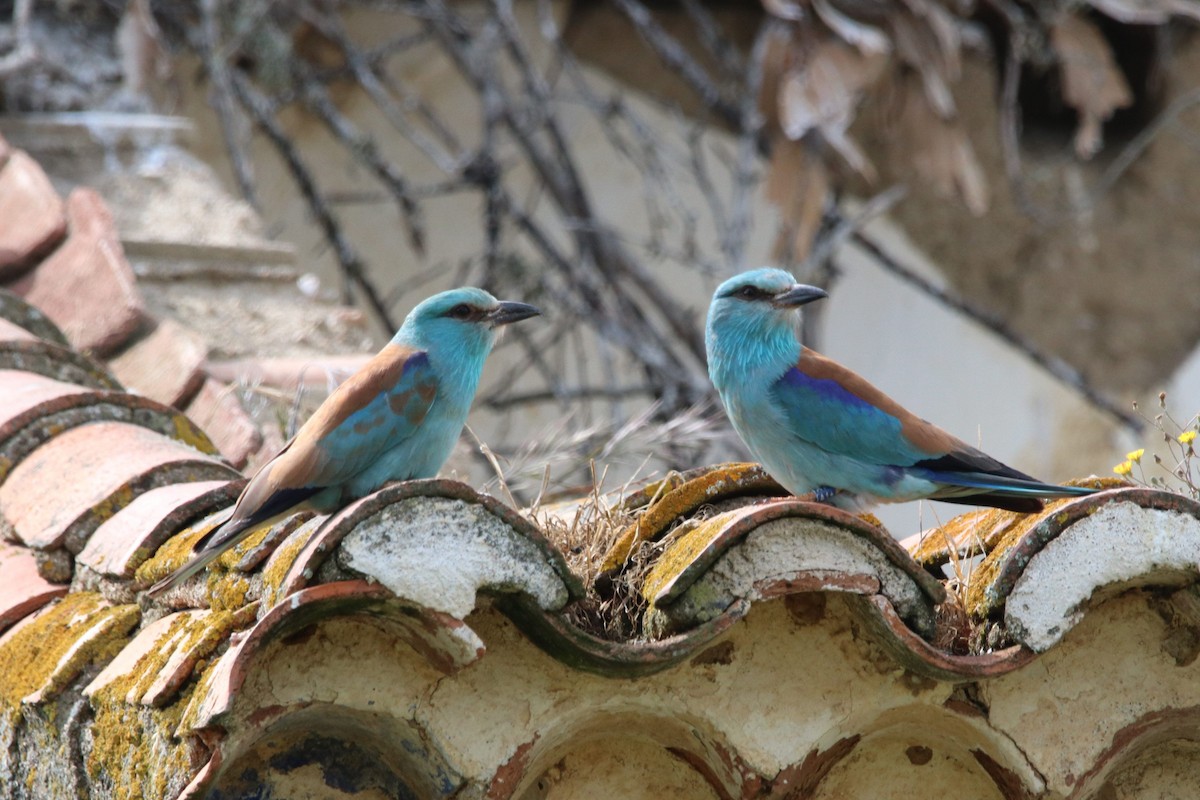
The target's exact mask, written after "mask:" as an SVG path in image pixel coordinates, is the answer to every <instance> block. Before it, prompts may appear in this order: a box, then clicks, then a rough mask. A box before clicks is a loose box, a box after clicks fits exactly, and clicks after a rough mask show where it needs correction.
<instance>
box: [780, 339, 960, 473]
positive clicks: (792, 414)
mask: <svg viewBox="0 0 1200 800" xmlns="http://www.w3.org/2000/svg"><path fill="white" fill-rule="evenodd" d="M771 393H772V399H773V400H774V401H775V403H776V406H777V407H778V408H780V409H781V410H782V411H783V413H784V416H785V418H786V421H787V424H788V430H789V432H790V433H792V434H793V435H795V436H797V437H799V438H800V439H802V440H804V441H806V442H808V443H810V444H813V445H815V446H817V447H819V448H821V449H822V450H825V451H827V452H830V453H836V454H838V455H844V456H849V457H852V458H855V459H857V460H859V461H862V462H865V463H873V464H879V465H892V466H899V467H908V466H911V465H914V464H917V463H919V462H923V461H926V460H929V459H936V458H939V457H942V456H945V455H946V454H947V453H950V452H954V451H957V450H960V449H962V448H966V445H965V444H963V443H962V442H961V441H959V440H958V439H956V438H954V437H953V436H951V435H950V434H948V433H946V432H945V431H942V430H940V429H939V428H936V427H935V426H933V425H931V424H929V423H928V422H925V421H924V420H921V419H919V418H917V417H915V416H914V415H913V414H911V413H910V412H908V411H906V410H904V408H902V407H901V406H900V405H899V404H898V403H896V402H895V401H894V400H892V399H891V398H889V397H888V396H887V395H885V394H884V393H883V392H881V391H879V390H878V389H876V388H875V387H874V386H872V385H871V384H869V383H868V382H867V381H866V380H864V379H863V378H861V377H860V376H858V375H856V374H855V373H853V372H851V371H850V370H848V369H846V368H845V367H843V366H841V365H840V364H837V363H836V362H834V361H831V360H830V359H827V358H825V357H824V356H821V355H818V354H817V353H815V352H813V351H812V350H809V349H807V348H805V349H804V351H803V352H802V353H801V356H800V359H799V360H798V361H797V362H796V364H795V366H793V367H791V368H790V369H788V370H787V371H786V372H785V373H784V374H783V375H782V376H780V377H779V379H778V380H777V381H776V382H775V384H774V385H773V386H772V387H771ZM967 449H968V450H970V449H971V448H967Z"/></svg>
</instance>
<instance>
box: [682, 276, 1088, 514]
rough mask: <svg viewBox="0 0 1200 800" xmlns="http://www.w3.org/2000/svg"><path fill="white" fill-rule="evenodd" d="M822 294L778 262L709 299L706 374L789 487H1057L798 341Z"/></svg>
mask: <svg viewBox="0 0 1200 800" xmlns="http://www.w3.org/2000/svg"><path fill="white" fill-rule="evenodd" d="M827 296H828V295H827V294H826V293H825V292H824V291H823V290H822V289H818V288H816V287H813V286H805V285H803V284H798V283H796V281H795V279H794V278H793V277H792V276H791V275H790V274H788V273H787V272H784V271H783V270H780V269H771V268H762V269H755V270H751V271H749V272H743V273H742V274H740V275H736V276H734V277H733V278H730V279H729V280H727V281H725V282H724V283H722V284H721V285H720V286H719V287H717V291H716V293H715V294H714V295H713V300H712V305H711V306H710V307H709V310H708V326H707V330H706V334H705V344H706V347H707V350H708V374H709V376H710V377H711V378H712V382H713V384H714V385H715V386H716V388H717V392H718V393H719V394H720V396H721V402H722V403H723V404H724V406H725V411H726V412H727V413H728V414H729V419H730V420H731V421H732V422H733V427H734V429H735V430H736V431H737V432H738V435H739V436H741V437H742V440H743V441H744V442H745V443H746V446H747V447H748V448H749V449H750V452H751V453H752V454H753V455H754V458H756V459H757V460H759V461H760V462H762V465H763V466H764V467H765V468H766V470H767V472H769V473H770V474H771V476H772V477H774V478H775V479H776V480H777V481H779V483H780V484H782V485H783V486H784V487H785V488H786V489H787V490H788V491H790V492H793V493H794V494H797V495H807V494H809V493H811V494H812V496H813V497H814V499H816V500H817V501H819V502H826V503H829V504H831V505H835V506H839V507H841V508H846V509H849V510H861V509H865V508H869V507H870V506H872V505H874V504H876V503H889V502H900V501H905V500H917V499H921V498H931V499H937V500H944V501H946V502H949V503H966V504H970V505H986V506H994V507H996V508H1005V509H1009V510H1011V511H1023V512H1032V511H1040V510H1041V508H1042V502H1041V498H1051V497H1075V496H1080V495H1085V494H1090V493H1091V492H1092V490H1091V489H1085V488H1079V487H1070V486H1053V485H1050V484H1046V483H1041V482H1039V481H1037V480H1036V479H1034V478H1031V477H1030V476H1028V475H1026V474H1024V473H1021V472H1018V471H1017V470H1015V469H1012V468H1011V467H1008V466H1005V465H1004V464H1001V463H1000V462H999V461H997V460H996V459H994V458H991V457H990V456H988V455H986V454H984V453H982V452H980V451H979V450H977V449H976V448H974V447H971V446H970V445H968V444H967V443H966V442H964V441H962V440H961V439H958V438H956V437H954V436H952V435H950V434H949V433H947V432H946V431H944V430H942V429H941V428H938V427H937V426H935V425H932V424H930V423H928V422H926V421H925V420H923V419H920V418H918V417H916V416H915V415H913V414H912V413H910V412H909V411H907V410H905V409H904V408H902V407H901V406H900V405H899V404H898V403H897V402H896V401H894V400H892V399H891V398H890V397H888V396H887V395H885V394H884V393H883V392H881V391H880V390H879V389H876V388H875V387H874V386H872V385H871V384H870V383H868V382H867V381H866V380H865V379H863V378H862V377H860V376H859V375H856V374H855V373H854V372H851V371H850V370H849V369H847V368H846V367H843V366H841V365H840V364H838V363H836V362H834V361H832V360H830V359H828V358H825V357H824V356H822V355H820V354H818V353H816V352H814V351H813V350H810V349H809V348H807V347H804V346H803V345H802V344H801V343H800V342H799V340H798V338H797V334H798V330H799V328H798V322H799V314H798V313H797V309H798V308H799V307H800V306H803V305H805V304H806V303H811V302H812V301H814V300H820V299H821V298H823V297H827Z"/></svg>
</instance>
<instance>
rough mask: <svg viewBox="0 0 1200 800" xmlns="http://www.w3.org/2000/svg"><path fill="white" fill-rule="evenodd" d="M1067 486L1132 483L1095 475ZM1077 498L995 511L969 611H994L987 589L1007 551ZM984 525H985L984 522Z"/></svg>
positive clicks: (971, 590) (972, 587)
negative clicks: (1025, 510)
mask: <svg viewBox="0 0 1200 800" xmlns="http://www.w3.org/2000/svg"><path fill="white" fill-rule="evenodd" d="M1066 485H1067V486H1087V487H1090V488H1093V489H1097V490H1104V489H1115V488H1119V487H1122V486H1128V485H1129V484H1128V483H1127V482H1125V481H1122V480H1120V479H1117V478H1094V477H1093V478H1086V479H1081V480H1073V481H1068V482H1067V483H1066ZM1078 499H1079V498H1076V497H1066V498H1062V499H1060V500H1051V501H1047V502H1046V507H1045V509H1044V510H1043V511H1042V512H1041V513H1039V514H1017V513H1014V512H1011V511H997V510H995V509H993V510H992V511H993V512H994V513H995V514H996V515H997V516H996V521H995V523H994V524H993V525H992V526H991V530H992V531H993V532H994V533H993V535H990V536H987V537H986V538H985V539H984V547H985V550H986V551H987V557H985V558H984V559H983V560H982V561H981V562H979V564H977V565H976V566H975V569H974V570H972V572H971V582H970V584H969V585H968V587H967V611H968V612H969V613H970V614H971V616H972V617H974V618H975V619H982V618H984V617H986V616H987V615H988V614H990V613H991V612H992V610H993V609H992V608H991V606H990V604H989V603H988V600H987V590H988V589H989V588H990V587H991V585H992V584H993V583H994V582H995V580H996V577H997V574H998V573H999V570H1000V564H1001V562H1002V561H1003V560H1004V555H1005V553H1007V552H1008V551H1009V550H1010V549H1012V548H1013V547H1014V546H1015V545H1016V544H1017V543H1018V542H1020V541H1021V539H1022V538H1023V537H1024V536H1025V534H1027V533H1028V532H1029V531H1030V530H1031V529H1032V528H1033V527H1034V526H1036V525H1038V524H1039V523H1041V522H1042V521H1043V520H1048V519H1051V518H1053V517H1054V515H1055V514H1057V513H1059V511H1060V510H1061V509H1062V508H1063V506H1065V505H1067V504H1068V503H1071V502H1074V501H1076V500H1078ZM1006 518H1007V519H1011V523H1010V524H1007V525H1002V524H1001V523H1002V522H1003V521H1004V520H1005V519H1006ZM1065 521H1066V519H1065V518H1063V519H1060V520H1059V524H1062V523H1064V522H1065ZM981 527H984V526H983V525H981Z"/></svg>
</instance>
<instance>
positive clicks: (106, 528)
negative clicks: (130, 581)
mask: <svg viewBox="0 0 1200 800" xmlns="http://www.w3.org/2000/svg"><path fill="white" fill-rule="evenodd" d="M243 486H245V482H244V481H195V482H192V483H172V484H168V485H166V486H160V487H158V488H156V489H151V490H150V491H148V492H145V493H144V494H141V495H139V496H138V497H136V498H135V499H134V500H133V502H131V503H130V504H129V505H127V506H125V507H124V508H122V509H121V510H120V511H118V512H117V513H116V514H113V515H112V516H111V517H109V518H108V519H107V520H106V521H105V522H104V523H103V524H101V525H100V527H98V528H97V529H96V532H95V533H94V534H92V536H91V538H90V539H88V542H87V544H86V545H85V546H84V548H83V550H82V551H80V553H79V556H78V558H77V559H76V561H77V562H78V563H80V564H83V565H85V566H87V567H90V568H91V569H93V570H94V571H96V572H97V573H99V574H101V575H104V576H106V577H111V578H132V577H133V574H134V571H135V570H136V569H137V568H138V566H139V565H141V564H142V562H144V561H145V560H146V559H147V558H149V557H150V556H151V555H152V554H153V553H154V551H155V550H157V549H158V547H159V546H160V545H161V544H162V543H163V542H165V541H166V540H167V539H169V538H170V537H171V536H172V535H173V534H175V533H176V532H177V531H178V530H179V529H180V528H182V527H183V526H184V525H186V524H187V523H188V522H190V521H191V520H194V519H196V518H197V517H199V516H201V515H205V514H209V513H211V512H213V511H215V510H217V509H220V508H225V507H226V506H228V505H230V504H231V503H233V501H234V500H236V499H237V495H238V492H239V491H241V489H242V487H243Z"/></svg>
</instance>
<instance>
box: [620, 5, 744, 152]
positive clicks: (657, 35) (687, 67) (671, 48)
mask: <svg viewBox="0 0 1200 800" xmlns="http://www.w3.org/2000/svg"><path fill="white" fill-rule="evenodd" d="M613 2H614V3H615V4H616V6H617V8H619V9H620V10H621V11H622V12H623V13H624V14H625V16H626V17H628V18H629V21H630V22H631V23H632V24H633V27H634V28H635V29H636V30H637V32H638V34H640V35H641V37H642V39H644V40H645V42H646V43H647V44H648V45H650V47H651V49H653V50H654V52H655V53H657V54H658V57H659V58H660V59H662V62H663V63H664V64H665V65H666V66H667V68H668V69H670V70H671V71H672V72H674V73H675V74H676V75H678V76H679V77H681V78H683V80H684V81H685V82H686V83H687V84H688V85H689V86H691V87H692V90H693V91H694V92H695V93H696V94H697V95H698V96H699V97H700V100H701V102H703V103H704V107H705V108H707V109H708V110H709V111H710V112H712V114H714V115H715V116H716V117H717V118H718V119H720V120H721V121H722V122H724V123H725V124H727V125H730V126H731V127H733V128H734V130H738V129H739V126H740V124H741V121H742V114H741V111H740V109H739V108H738V107H737V105H736V104H735V103H732V102H730V101H728V100H726V99H725V97H724V96H722V94H721V90H720V89H718V88H717V86H716V84H715V83H713V81H712V78H711V77H709V74H708V72H706V71H705V69H704V67H702V66H700V64H699V62H697V61H696V60H695V59H694V58H692V57H691V56H690V55H688V52H687V51H686V50H684V49H683V46H682V45H680V44H679V42H678V41H676V39H675V38H674V37H673V36H671V35H670V34H669V33H667V32H666V31H665V30H663V27H662V26H661V25H659V24H658V22H657V21H656V20H655V19H654V16H653V15H652V14H651V13H650V10H649V9H648V8H646V7H645V6H644V5H642V4H641V3H640V2H638V0H613Z"/></svg>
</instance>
